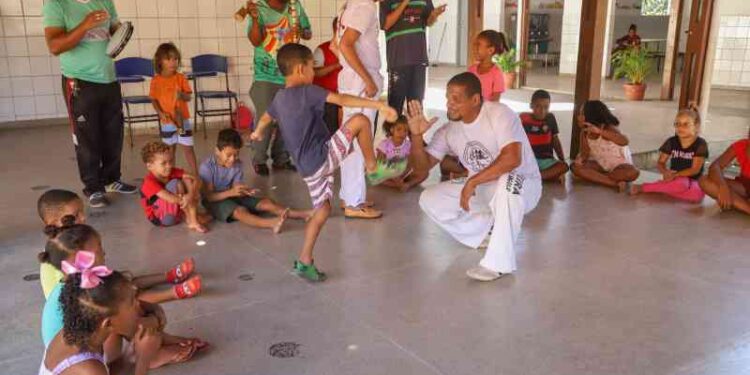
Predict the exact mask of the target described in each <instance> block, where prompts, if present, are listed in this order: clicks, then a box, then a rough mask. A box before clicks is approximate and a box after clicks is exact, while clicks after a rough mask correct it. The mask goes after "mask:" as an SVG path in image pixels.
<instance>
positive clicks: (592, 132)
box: [571, 100, 640, 192]
mask: <svg viewBox="0 0 750 375" xmlns="http://www.w3.org/2000/svg"><path fill="white" fill-rule="evenodd" d="M577 120H578V126H579V127H581V129H582V131H581V150H580V152H579V154H578V156H577V157H576V159H575V161H574V162H573V165H572V166H571V167H572V168H571V169H572V171H573V174H574V175H576V176H577V177H579V178H581V179H584V180H586V181H589V182H593V183H596V184H600V185H604V186H609V187H613V188H617V189H618V190H619V191H620V192H624V191H625V189H626V188H627V184H628V183H629V182H632V181H635V180H636V179H637V178H638V175H639V174H640V172H639V171H638V169H637V168H635V166H633V159H632V157H631V154H630V148H629V147H628V143H630V141H629V140H628V137H627V136H625V135H624V134H622V133H620V130H619V128H618V125H619V124H620V121H619V120H618V119H617V117H615V116H614V115H613V114H612V112H610V111H609V108H607V106H606V105H605V104H604V103H602V102H601V101H599V100H589V101H587V102H586V103H585V104H584V105H583V107H582V108H581V112H579V114H578V117H577Z"/></svg>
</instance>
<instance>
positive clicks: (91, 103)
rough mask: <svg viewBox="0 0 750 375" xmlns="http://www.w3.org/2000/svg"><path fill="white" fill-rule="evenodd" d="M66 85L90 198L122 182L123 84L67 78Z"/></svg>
mask: <svg viewBox="0 0 750 375" xmlns="http://www.w3.org/2000/svg"><path fill="white" fill-rule="evenodd" d="M62 85H63V93H64V95H65V102H66V104H67V106H68V115H69V116H70V125H71V127H72V131H73V144H74V145H75V150H76V159H77V160H78V174H79V175H80V176H81V181H82V182H83V185H84V189H83V193H84V194H86V196H89V195H91V194H93V193H96V192H104V186H105V185H107V184H110V183H112V182H115V181H118V180H120V162H121V155H122V140H123V116H122V96H121V94H120V84H119V83H118V82H113V83H108V84H102V83H94V82H88V81H82V80H79V79H71V78H66V77H63V79H62Z"/></svg>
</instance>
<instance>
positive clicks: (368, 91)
mask: <svg viewBox="0 0 750 375" xmlns="http://www.w3.org/2000/svg"><path fill="white" fill-rule="evenodd" d="M377 94H378V85H376V84H375V82H373V81H372V79H368V80H367V82H366V83H365V97H367V98H374V97H375V95H377Z"/></svg>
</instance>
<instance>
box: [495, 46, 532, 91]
mask: <svg viewBox="0 0 750 375" xmlns="http://www.w3.org/2000/svg"><path fill="white" fill-rule="evenodd" d="M493 60H494V62H495V65H497V66H498V67H499V68H500V70H502V71H503V78H504V79H505V87H507V88H513V87H514V86H513V85H515V82H516V70H517V69H523V68H524V67H525V66H526V64H525V62H524V61H520V60H516V50H515V49H513V48H511V49H509V50H507V51H505V52H503V53H501V54H499V55H495V57H494V58H493Z"/></svg>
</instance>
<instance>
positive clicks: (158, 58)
mask: <svg viewBox="0 0 750 375" xmlns="http://www.w3.org/2000/svg"><path fill="white" fill-rule="evenodd" d="M169 57H175V58H176V59H177V65H178V66H179V65H180V64H182V54H181V53H180V50H179V49H178V48H177V46H176V45H174V43H172V42H167V43H162V44H160V45H159V47H157V48H156V53H154V71H155V72H156V74H161V69H162V67H161V62H162V60H164V59H166V58H169Z"/></svg>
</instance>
